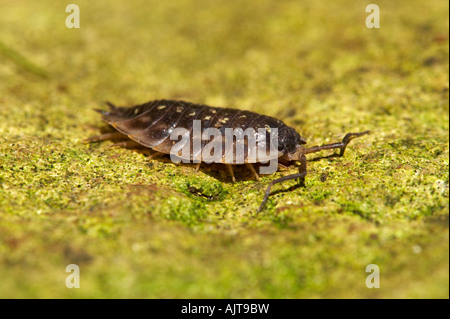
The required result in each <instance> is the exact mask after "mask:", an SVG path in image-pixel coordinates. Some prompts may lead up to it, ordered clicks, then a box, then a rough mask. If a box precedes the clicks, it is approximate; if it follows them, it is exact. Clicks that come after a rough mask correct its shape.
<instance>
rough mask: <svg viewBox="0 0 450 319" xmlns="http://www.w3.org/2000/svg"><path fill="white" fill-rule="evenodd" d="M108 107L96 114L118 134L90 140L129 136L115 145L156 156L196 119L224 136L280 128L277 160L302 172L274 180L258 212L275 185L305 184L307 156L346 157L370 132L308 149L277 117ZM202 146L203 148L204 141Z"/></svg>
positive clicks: (168, 105)
mask: <svg viewBox="0 0 450 319" xmlns="http://www.w3.org/2000/svg"><path fill="white" fill-rule="evenodd" d="M107 104H108V106H109V108H110V110H109V111H104V110H97V111H98V112H100V113H101V114H102V115H103V119H104V120H105V121H106V122H107V123H109V124H110V125H111V126H113V127H114V128H115V129H116V130H117V131H118V132H117V133H110V134H103V135H100V136H97V137H94V138H90V139H89V141H94V140H95V141H101V140H107V139H112V138H115V137H118V135H120V136H124V135H126V136H128V137H129V138H130V139H131V140H129V141H126V142H122V143H117V144H115V145H116V146H131V145H132V144H135V145H140V146H144V147H147V148H151V149H153V150H154V151H156V152H157V153H162V154H170V151H171V148H172V146H173V144H174V141H173V140H171V139H170V138H169V136H170V134H171V132H172V131H173V130H174V129H175V128H177V127H181V128H185V129H187V130H190V132H192V126H193V121H194V120H201V121H202V130H203V131H204V130H205V129H207V128H211V127H216V128H218V129H219V130H220V131H221V132H222V133H223V132H224V129H226V128H233V129H235V128H241V129H243V130H246V129H247V128H253V129H254V131H255V132H257V131H258V129H259V128H265V129H268V130H269V131H270V129H271V128H272V129H273V128H276V129H278V153H277V156H278V159H279V160H280V161H281V162H288V163H291V162H295V161H299V162H300V166H299V172H298V173H296V174H292V175H287V176H284V177H281V178H278V179H275V180H273V181H271V183H270V184H269V186H268V187H267V190H266V192H265V195H264V199H263V201H262V203H261V205H260V207H259V209H258V212H260V211H261V210H262V209H263V207H264V205H265V203H266V201H267V199H268V197H269V194H270V190H271V188H272V186H273V185H275V184H277V183H282V182H284V181H287V180H292V179H299V180H300V181H301V183H303V182H304V179H305V176H306V174H307V170H306V162H307V159H306V154H310V153H315V152H319V151H322V150H327V149H340V152H339V153H338V154H334V156H342V155H344V152H345V148H346V147H347V144H348V143H349V142H350V140H352V139H353V138H355V137H359V136H361V135H364V134H368V133H369V131H364V132H361V133H348V134H347V135H345V137H344V138H343V140H342V142H338V143H331V144H325V145H321V146H314V147H310V148H306V147H304V144H306V140H305V139H304V138H303V137H302V136H300V134H298V133H297V132H296V131H295V129H293V128H291V127H289V126H287V125H286V124H284V123H283V122H282V121H280V120H278V119H276V118H274V117H271V116H266V115H261V114H258V113H254V112H250V111H244V110H237V109H232V108H219V107H212V106H207V105H202V104H193V103H190V102H185V101H176V100H154V101H150V102H147V103H144V104H140V105H136V106H132V107H117V106H115V105H113V104H112V103H109V102H107ZM191 138H192V136H191ZM202 143H203V144H202V148H203V146H204V142H202ZM192 144H193V143H192ZM267 147H268V146H267ZM248 152H249V150H248V149H245V156H244V159H245V161H244V163H245V164H246V165H247V166H248V167H249V168H250V169H251V170H252V172H253V174H254V175H255V177H256V178H257V179H259V178H258V174H257V172H256V170H255V169H254V167H253V165H252V163H254V162H252V161H250V160H249V157H248V156H247V155H248ZM221 162H222V163H223V164H225V165H226V167H227V168H228V170H229V172H230V175H231V177H232V179H233V182H234V181H235V177H234V174H233V169H232V165H234V164H235V163H233V162H227V161H226V160H225V158H223V160H222V161H221ZM199 166H200V163H199V164H198V166H197V170H198V168H199Z"/></svg>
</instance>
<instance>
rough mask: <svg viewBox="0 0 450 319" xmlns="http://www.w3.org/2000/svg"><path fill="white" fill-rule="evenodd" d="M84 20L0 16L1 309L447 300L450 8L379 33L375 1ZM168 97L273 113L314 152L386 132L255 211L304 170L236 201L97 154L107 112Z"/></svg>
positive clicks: (214, 189) (387, 11)
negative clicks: (36, 303)
mask: <svg viewBox="0 0 450 319" xmlns="http://www.w3.org/2000/svg"><path fill="white" fill-rule="evenodd" d="M75 3H76V4H77V5H79V8H80V17H81V21H80V23H81V25H80V26H81V27H80V28H79V29H68V28H66V25H65V21H66V17H67V16H68V15H69V13H66V12H65V6H66V5H67V4H69V3H64V2H55V1H15V0H0V120H1V121H0V297H1V298H29V297H34V298H49V297H58V298H77V297H85V298H110V297H114V298H323V297H328V298H348V297H349V298H448V297H449V292H448V287H449V286H448V283H449V268H448V266H449V265H448V262H449V256H448V252H449V247H448V241H449V239H448V225H449V220H448V213H449V207H448V205H449V200H448V199H449V197H448V196H449V193H448V189H449V178H448V169H449V135H448V129H449V116H448V112H449V107H448V98H449V96H448V91H449V80H448V71H449V68H448V54H449V46H448V36H449V29H448V28H449V19H448V9H449V8H448V1H444V0H441V1H439V0H433V1H426V2H424V1H395V2H393V1H377V2H376V3H377V4H378V5H379V7H380V12H381V28H379V29H368V28H366V26H365V20H366V17H367V16H368V14H369V13H366V12H365V8H366V5H368V4H369V3H371V2H370V1H300V0H295V1H268V0H260V1H206V0H200V1H187V0H182V1H178V0H177V1H95V2H94V1H76V2H75ZM160 98H168V99H169V98H170V99H184V100H188V101H192V102H196V103H206V104H210V105H215V106H226V107H235V108H240V109H247V110H251V111H256V112H259V113H263V114H267V115H271V116H275V117H277V118H279V119H281V120H283V121H285V122H286V123H287V124H288V125H291V126H293V127H294V128H295V129H297V130H298V132H299V133H300V134H301V135H302V136H305V137H306V138H307V139H308V142H309V143H310V144H308V145H315V144H321V143H329V142H333V141H339V140H340V139H342V137H343V136H344V134H345V133H347V132H350V131H362V130H367V129H369V130H371V131H372V134H371V135H370V136H365V137H363V138H360V139H357V140H354V141H352V143H351V144H350V146H349V147H348V148H347V151H346V154H345V156H344V157H343V158H334V159H333V158H331V159H323V160H318V161H310V162H309V175H308V177H307V180H306V186H305V187H295V185H296V182H295V181H291V182H290V183H286V184H283V185H279V186H277V187H275V188H274V194H273V196H271V198H270V200H269V202H268V205H267V209H266V210H265V211H264V212H262V213H260V214H256V209H257V207H258V205H259V203H260V202H261V200H262V197H263V192H264V190H265V187H266V186H267V185H268V183H269V182H270V181H271V180H272V179H273V178H276V177H281V176H283V175H286V174H291V173H293V172H295V171H296V168H295V167H290V168H288V169H285V170H281V171H279V172H277V173H276V174H275V175H274V176H264V177H263V178H262V179H261V181H260V182H257V181H254V180H253V179H252V177H251V174H250V173H249V172H248V171H247V170H246V169H244V168H243V169H237V170H236V172H235V173H236V175H237V177H238V178H237V179H238V181H237V183H236V184H232V183H230V179H229V177H228V176H227V174H226V170H224V169H221V168H220V167H209V168H208V167H205V168H204V169H202V170H200V171H199V172H196V171H195V169H194V166H193V165H175V164H173V163H171V162H170V161H168V160H167V159H153V160H149V159H148V158H147V157H146V155H145V154H143V153H142V152H137V151H135V150H131V149H124V148H107V146H108V145H111V142H109V141H108V142H103V143H93V144H85V143H83V140H84V139H86V138H89V137H91V136H94V135H98V134H99V133H100V131H101V130H102V128H104V127H105V125H104V124H102V122H101V119H100V117H99V116H98V114H97V113H95V112H94V111H93V109H94V108H99V107H103V101H105V100H110V101H112V102H114V103H117V104H119V105H134V104H139V103H143V102H146V101H149V100H152V99H160ZM326 154H327V153H325V154H324V155H326ZM312 158H314V156H312ZM325 176H326V177H327V178H326V181H323V180H324V177H325ZM192 190H195V191H192ZM68 264H77V265H79V266H80V271H81V288H80V289H68V288H66V286H65V280H66V276H67V275H68V273H65V269H66V266H67V265H68ZM368 264H377V265H378V266H379V267H380V283H381V287H380V288H378V289H368V288H366V285H365V282H366V276H368V275H369V274H368V273H366V272H365V269H366V266H367V265H368Z"/></svg>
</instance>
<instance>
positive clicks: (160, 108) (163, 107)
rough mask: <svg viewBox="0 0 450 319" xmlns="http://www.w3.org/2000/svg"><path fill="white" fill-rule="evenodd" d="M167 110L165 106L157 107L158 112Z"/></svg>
mask: <svg viewBox="0 0 450 319" xmlns="http://www.w3.org/2000/svg"><path fill="white" fill-rule="evenodd" d="M165 108H166V106H165V105H160V106H158V107H157V109H158V110H162V109H165Z"/></svg>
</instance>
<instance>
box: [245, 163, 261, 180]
mask: <svg viewBox="0 0 450 319" xmlns="http://www.w3.org/2000/svg"><path fill="white" fill-rule="evenodd" d="M247 167H248V168H250V170H251V171H252V172H253V174H254V175H255V177H256V180H258V181H259V175H258V173H257V172H256V170H255V168H254V167H253V165H252V164H251V163H247Z"/></svg>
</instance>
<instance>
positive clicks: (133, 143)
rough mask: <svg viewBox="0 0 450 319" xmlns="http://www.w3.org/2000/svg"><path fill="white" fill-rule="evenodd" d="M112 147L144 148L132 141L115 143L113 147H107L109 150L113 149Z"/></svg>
mask: <svg viewBox="0 0 450 319" xmlns="http://www.w3.org/2000/svg"><path fill="white" fill-rule="evenodd" d="M111 147H142V145H141V144H139V143H138V142H135V141H132V140H130V141H124V142H119V143H115V144H113V145H109V146H107V148H111Z"/></svg>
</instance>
